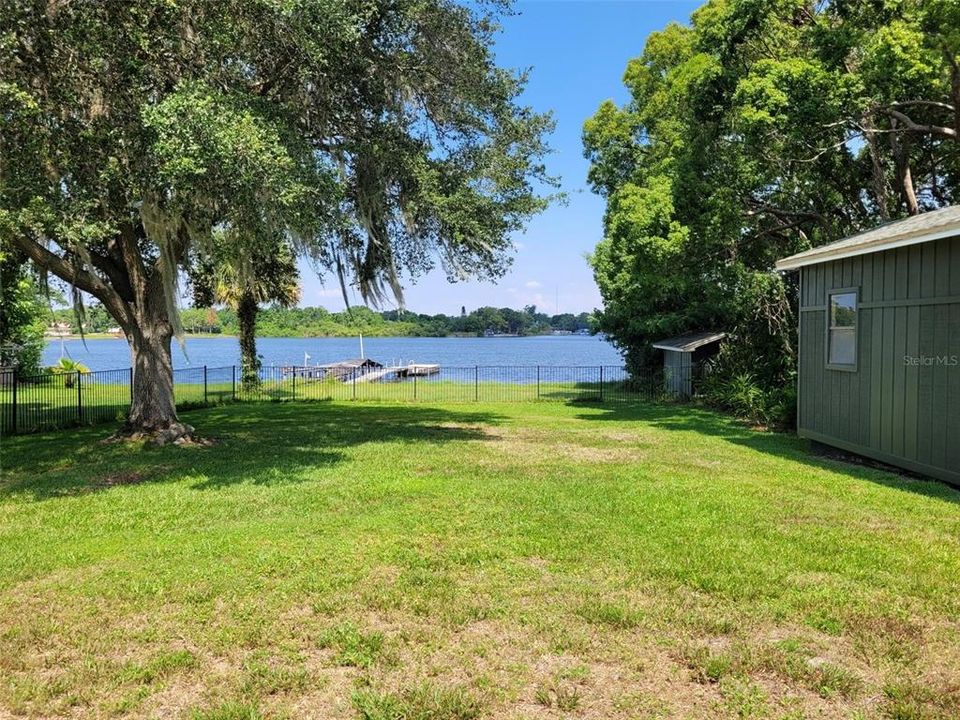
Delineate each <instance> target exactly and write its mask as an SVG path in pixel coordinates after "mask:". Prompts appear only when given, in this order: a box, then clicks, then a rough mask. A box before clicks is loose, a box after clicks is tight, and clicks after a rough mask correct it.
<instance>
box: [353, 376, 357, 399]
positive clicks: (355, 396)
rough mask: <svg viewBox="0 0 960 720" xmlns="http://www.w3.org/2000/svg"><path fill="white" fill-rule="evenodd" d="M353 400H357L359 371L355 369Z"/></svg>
mask: <svg viewBox="0 0 960 720" xmlns="http://www.w3.org/2000/svg"><path fill="white" fill-rule="evenodd" d="M353 399H354V400H356V399H357V369H356V368H354V369H353Z"/></svg>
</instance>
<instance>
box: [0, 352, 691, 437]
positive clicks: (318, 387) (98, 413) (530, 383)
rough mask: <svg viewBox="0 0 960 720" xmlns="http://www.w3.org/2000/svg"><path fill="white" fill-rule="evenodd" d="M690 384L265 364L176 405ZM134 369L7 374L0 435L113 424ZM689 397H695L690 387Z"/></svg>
mask: <svg viewBox="0 0 960 720" xmlns="http://www.w3.org/2000/svg"><path fill="white" fill-rule="evenodd" d="M682 372H685V373H688V374H689V377H684V378H678V377H675V376H672V377H666V376H665V375H664V373H662V372H657V373H649V374H648V375H645V376H644V377H639V378H638V377H635V376H634V377H631V376H629V375H628V373H627V371H626V369H625V368H623V367H621V366H611V365H595V366H557V365H516V366H484V365H471V366H462V367H443V368H437V369H435V368H430V367H429V366H416V367H402V368H376V367H373V368H355V369H350V370H347V371H344V370H343V369H342V368H340V369H338V372H336V373H332V372H331V371H330V370H329V369H326V368H321V367H307V366H283V367H280V366H275V367H265V368H263V369H262V370H261V371H260V374H259V381H258V382H256V383H252V384H249V385H246V386H245V384H244V383H243V382H242V381H241V372H240V368H239V367H236V366H226V367H215V368H211V367H206V366H204V367H198V368H185V369H180V370H174V372H173V375H174V396H175V399H176V402H177V407H178V408H181V409H185V408H192V407H207V406H210V405H216V404H220V403H224V402H234V401H280V400H344V401H354V400H355V401H381V402H435V403H469V402H536V401H562V402H597V403H608V402H625V401H636V400H659V399H662V398H664V397H668V396H671V395H673V396H676V395H677V394H678V392H677V390H678V388H680V389H684V388H687V389H693V388H695V386H696V384H697V380H698V376H699V373H697V371H696V369H694V368H688V369H685V370H683V371H682ZM132 390H133V371H132V370H130V369H125V370H99V371H95V372H86V373H80V372H72V373H62V374H44V375H35V376H23V375H18V374H17V373H16V372H13V373H6V374H4V376H3V382H2V383H0V401H2V405H0V434H4V435H12V434H15V433H29V432H37V431H41V430H50V429H56V428H65V427H71V426H77V425H92V424H95V423H99V422H119V421H122V420H123V419H124V417H125V416H126V413H127V411H128V409H129V407H130V402H131V395H132ZM691 391H692V390H691ZM680 394H688V393H685V392H684V393H680Z"/></svg>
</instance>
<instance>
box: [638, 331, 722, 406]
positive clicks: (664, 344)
mask: <svg viewBox="0 0 960 720" xmlns="http://www.w3.org/2000/svg"><path fill="white" fill-rule="evenodd" d="M725 337H726V333H722V332H699V333H687V334H686V335H678V336H677V337H673V338H667V339H666V340H660V341H658V342H655V343H653V347H654V348H656V349H657V350H663V374H664V378H665V382H666V386H667V392H668V393H670V394H671V395H673V396H675V397H678V398H684V399H685V398H689V397H690V396H691V395H692V394H693V376H694V372H695V369H696V368H697V366H698V365H699V364H700V363H701V362H702V361H703V360H704V359H706V358H707V357H709V356H710V355H712V354H713V353H714V352H715V351H716V345H715V344H716V343H718V342H720V341H721V340H723V338H725Z"/></svg>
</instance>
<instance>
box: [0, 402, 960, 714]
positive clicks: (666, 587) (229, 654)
mask: <svg viewBox="0 0 960 720" xmlns="http://www.w3.org/2000/svg"><path fill="white" fill-rule="evenodd" d="M185 418H186V419H187V421H188V422H190V423H191V424H194V425H195V426H196V427H197V428H198V430H199V431H200V432H201V433H202V434H204V435H206V436H211V437H215V438H217V439H218V440H219V442H218V444H216V445H215V446H213V447H168V448H162V449H152V450H145V449H142V448H140V447H131V446H122V445H101V444H98V442H97V441H98V440H99V439H100V438H102V437H104V436H106V435H108V434H109V432H110V428H109V427H104V428H100V429H86V430H74V431H65V432H60V433H50V434H46V435H33V436H23V437H17V438H13V439H9V438H6V439H4V440H3V445H2V454H3V475H2V480H0V717H4V716H5V715H6V714H13V715H25V716H33V717H53V716H70V717H108V716H118V717H123V716H130V717H164V718H166V717H188V718H189V717H200V718H257V717H261V716H262V717H271V718H274V717H276V718H279V717H290V718H301V717H313V718H370V719H377V720H387V719H390V720H401V719H403V718H410V719H414V718H415V719H416V720H446V719H449V720H462V719H464V718H474V717H486V718H548V717H549V718H560V717H570V718H624V719H625V718H673V717H676V718H704V717H705V718H714V717H716V718H743V717H758V718H761V717H762V718H804V717H811V718H820V717H824V718H956V717H960V622H958V618H960V493H957V492H955V491H952V490H950V489H947V488H946V487H944V486H941V485H938V484H934V483H927V482H922V481H918V480H910V479H905V478H900V477H897V476H894V475H891V474H887V473H884V472H881V471H878V470H870V469H865V468H860V467H856V466H850V465H845V464H840V463H837V462H833V461H829V460H822V459H817V458H815V457H812V456H811V455H809V454H808V448H807V446H806V444H805V443H802V442H801V441H798V440H795V439H792V438H790V437H788V436H784V435H776V434H765V433H758V432H754V431H752V430H749V429H746V428H743V427H740V426H738V425H736V424H734V423H732V422H730V421H727V420H725V419H722V418H720V417H718V416H716V415H713V414H711V413H709V412H706V411H702V410H698V409H695V408H690V407H682V406H669V405H667V406H641V405H621V406H608V407H604V406H588V405H576V404H562V403H526V404H506V403H501V404H477V405H459V406H455V405H450V406H446V407H433V406H429V405H426V404H419V405H413V404H406V405H399V404H394V405H386V404H383V405H381V404H369V403H368V404H361V403H348V402H344V403H324V402H315V403H259V404H240V405H228V406H222V407H219V408H214V409H210V410H201V411H195V412H190V413H185Z"/></svg>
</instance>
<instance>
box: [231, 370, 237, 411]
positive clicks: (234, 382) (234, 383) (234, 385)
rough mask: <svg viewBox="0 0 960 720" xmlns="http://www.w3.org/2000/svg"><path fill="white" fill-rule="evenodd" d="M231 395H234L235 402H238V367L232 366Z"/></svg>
mask: <svg viewBox="0 0 960 720" xmlns="http://www.w3.org/2000/svg"><path fill="white" fill-rule="evenodd" d="M230 394H231V395H233V401H234V402H236V401H237V366H236V365H231V366H230Z"/></svg>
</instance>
